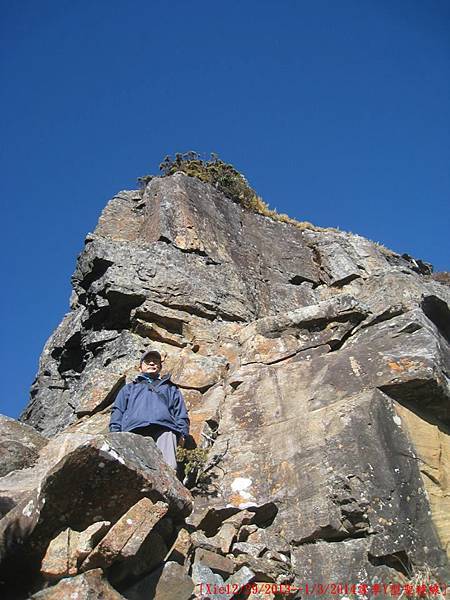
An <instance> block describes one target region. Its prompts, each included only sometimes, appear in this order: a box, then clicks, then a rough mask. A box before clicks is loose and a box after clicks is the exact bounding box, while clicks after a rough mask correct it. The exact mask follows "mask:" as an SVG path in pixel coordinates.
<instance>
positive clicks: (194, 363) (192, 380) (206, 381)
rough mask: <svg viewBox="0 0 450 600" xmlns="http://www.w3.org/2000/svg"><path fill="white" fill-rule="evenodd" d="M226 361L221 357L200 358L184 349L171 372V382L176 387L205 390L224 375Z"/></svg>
mask: <svg viewBox="0 0 450 600" xmlns="http://www.w3.org/2000/svg"><path fill="white" fill-rule="evenodd" d="M226 366H227V360H226V359H225V358H223V357H221V356H200V355H198V354H195V353H194V352H192V351H190V350H188V349H184V350H182V351H181V352H180V355H179V361H178V364H176V365H175V366H174V368H173V371H172V381H173V382H174V383H176V384H177V385H180V386H182V387H186V388H195V389H197V390H206V389H208V388H209V387H211V386H212V385H214V384H215V383H217V382H218V381H220V380H221V378H222V377H223V375H224V374H225V370H226Z"/></svg>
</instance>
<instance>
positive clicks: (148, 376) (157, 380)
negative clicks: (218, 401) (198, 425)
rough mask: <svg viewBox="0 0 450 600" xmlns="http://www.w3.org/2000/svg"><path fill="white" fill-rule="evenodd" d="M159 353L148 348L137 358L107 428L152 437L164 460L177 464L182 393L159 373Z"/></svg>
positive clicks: (185, 426)
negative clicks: (135, 368) (137, 367)
mask: <svg viewBox="0 0 450 600" xmlns="http://www.w3.org/2000/svg"><path fill="white" fill-rule="evenodd" d="M161 366H162V360H161V354H160V353H159V352H158V351H157V350H149V351H148V352H146V353H145V354H144V355H143V356H142V358H141V360H140V374H139V375H138V376H137V378H136V379H135V380H134V381H133V382H132V383H128V384H127V385H125V386H124V387H123V388H122V389H121V390H120V392H119V393H118V395H117V398H116V400H115V402H114V404H113V408H112V413H111V420H110V423H109V430H110V431H131V432H132V433H138V434H140V435H145V436H149V437H151V438H153V439H154V440H155V442H156V445H157V446H158V448H159V449H160V450H161V452H162V454H163V457H164V459H165V461H166V462H167V463H168V464H169V465H170V466H171V467H173V468H174V469H176V468H177V461H176V449H177V443H178V444H180V445H181V446H183V445H184V440H185V437H186V436H187V435H188V434H189V417H188V413H187V410H186V405H185V403H184V399H183V396H182V394H181V392H180V390H179V388H178V386H176V385H175V384H174V383H173V382H172V381H170V374H167V375H165V376H164V377H161V375H160V371H161Z"/></svg>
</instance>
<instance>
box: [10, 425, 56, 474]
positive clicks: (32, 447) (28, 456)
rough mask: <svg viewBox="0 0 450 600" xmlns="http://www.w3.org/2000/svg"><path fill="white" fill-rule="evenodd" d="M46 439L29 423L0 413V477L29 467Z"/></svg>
mask: <svg viewBox="0 0 450 600" xmlns="http://www.w3.org/2000/svg"><path fill="white" fill-rule="evenodd" d="M47 441H48V440H47V439H46V438H45V437H43V436H42V435H40V434H39V433H38V432H37V431H36V430H35V429H33V428H32V427H30V426H29V425H24V424H23V423H19V422H18V421H16V420H15V419H11V418H10V417H6V416H4V415H0V477H4V476H5V475H7V474H8V473H10V472H11V471H15V470H16V469H23V468H25V467H31V466H32V465H33V464H34V463H35V462H36V460H37V458H38V455H39V451H40V450H41V449H42V448H43V447H44V446H45V444H46V443H47Z"/></svg>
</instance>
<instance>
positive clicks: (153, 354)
mask: <svg viewBox="0 0 450 600" xmlns="http://www.w3.org/2000/svg"><path fill="white" fill-rule="evenodd" d="M148 356H157V357H158V359H159V361H160V362H161V354H160V353H159V352H158V350H147V352H145V354H143V355H142V356H141V360H140V361H139V364H141V365H142V363H143V362H144V360H145V359H146V358H147V357H148Z"/></svg>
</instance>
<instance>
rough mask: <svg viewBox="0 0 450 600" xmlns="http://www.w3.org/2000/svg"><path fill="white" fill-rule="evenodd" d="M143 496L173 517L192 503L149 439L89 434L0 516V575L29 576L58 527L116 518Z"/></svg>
mask: <svg viewBox="0 0 450 600" xmlns="http://www.w3.org/2000/svg"><path fill="white" fill-rule="evenodd" d="M142 498H149V499H150V500H152V501H153V502H158V501H162V502H164V503H165V504H167V505H168V509H169V513H170V514H171V515H172V516H173V518H174V519H175V520H180V519H182V518H183V516H187V515H188V514H189V513H190V511H191V509H192V498H191V495H190V493H189V492H188V490H186V488H185V487H184V486H183V485H182V484H181V483H180V482H179V481H178V479H177V478H176V474H175V472H174V471H173V469H172V468H171V467H169V466H168V465H167V464H166V463H165V462H164V460H163V458H162V455H161V453H160V451H159V450H158V448H157V447H156V445H155V443H154V442H153V440H151V439H149V438H145V437H142V436H138V435H135V434H132V433H110V434H106V435H98V436H90V437H89V439H87V440H86V441H84V442H83V443H81V444H80V445H79V446H78V447H76V448H75V449H73V450H72V451H71V452H69V453H68V454H67V455H65V456H64V457H63V458H62V459H61V460H60V461H59V462H58V463H57V464H56V465H55V466H54V467H53V468H52V469H51V470H50V471H49V472H48V473H47V474H46V475H45V477H44V479H43V480H42V481H41V483H40V485H39V487H38V489H37V490H35V491H34V492H32V493H31V494H30V495H29V496H28V497H27V498H26V499H24V500H22V501H21V502H20V503H19V504H18V505H17V506H16V507H15V508H14V509H12V510H11V511H10V512H9V513H8V514H7V515H6V516H5V517H4V518H3V519H2V520H1V521H0V540H1V550H2V556H1V557H0V558H1V559H3V560H2V561H1V566H0V579H2V580H3V581H6V582H7V583H8V582H11V581H13V580H14V579H15V578H17V577H18V576H19V575H18V574H19V573H20V572H24V571H26V572H28V573H29V577H30V580H32V579H33V577H34V575H35V574H36V572H37V571H38V568H39V567H38V565H40V563H41V560H42V557H43V555H44V552H45V549H46V548H47V546H48V544H49V542H50V541H51V540H52V539H53V538H54V537H55V536H56V535H57V534H58V533H59V532H60V531H61V530H63V529H65V528H67V527H69V528H71V529H74V530H76V531H83V530H84V529H86V528H87V527H88V526H89V525H91V524H92V523H95V522H97V521H109V522H111V523H115V522H116V521H117V520H118V519H119V517H121V515H122V514H123V513H124V512H126V511H127V510H128V509H129V508H130V507H132V506H133V505H134V504H136V503H137V502H138V501H139V500H141V499H142Z"/></svg>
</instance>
